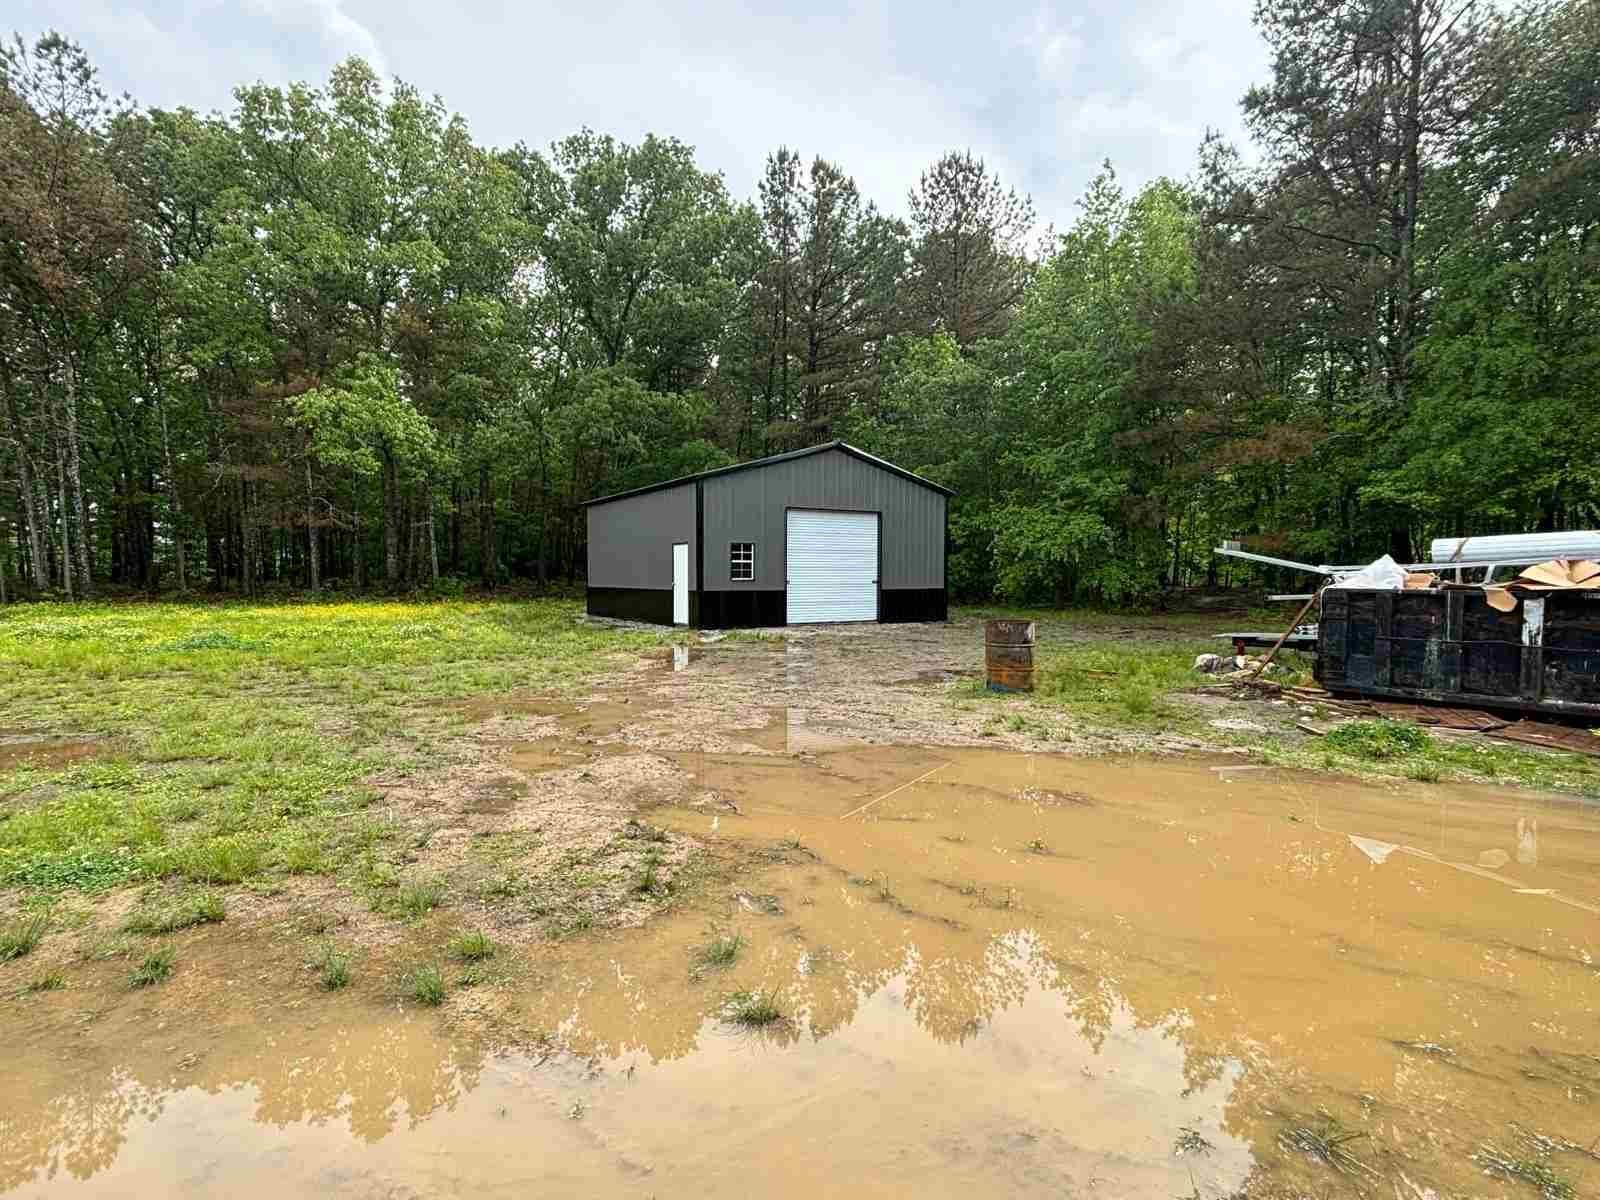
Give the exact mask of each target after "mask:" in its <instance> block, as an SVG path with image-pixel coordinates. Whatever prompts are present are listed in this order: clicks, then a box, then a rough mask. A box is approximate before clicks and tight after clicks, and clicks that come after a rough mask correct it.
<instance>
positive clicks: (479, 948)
mask: <svg viewBox="0 0 1600 1200" xmlns="http://www.w3.org/2000/svg"><path fill="white" fill-rule="evenodd" d="M496 949H498V947H496V946H495V944H494V942H493V941H491V940H490V938H489V935H488V934H486V933H484V932H483V931H482V930H479V929H474V930H471V931H469V932H467V933H461V934H457V935H456V936H455V937H453V938H451V939H450V955H451V957H452V958H459V959H460V960H461V961H462V962H481V961H482V960H483V959H486V958H493V957H494V955H495V951H496Z"/></svg>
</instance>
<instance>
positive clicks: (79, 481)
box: [62, 354, 93, 599]
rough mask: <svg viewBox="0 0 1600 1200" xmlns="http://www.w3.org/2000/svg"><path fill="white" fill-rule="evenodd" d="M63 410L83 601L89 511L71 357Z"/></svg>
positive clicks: (69, 357) (64, 379)
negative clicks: (85, 495)
mask: <svg viewBox="0 0 1600 1200" xmlns="http://www.w3.org/2000/svg"><path fill="white" fill-rule="evenodd" d="M63 361H64V364H65V370H64V371H63V372H62V383H63V384H64V385H65V388H64V391H65V409H66V420H67V473H68V477H69V479H70V481H71V484H72V511H73V515H74V516H76V517H77V520H78V547H77V549H78V589H79V591H80V592H81V593H82V595H83V597H84V598H85V599H87V598H88V597H89V594H90V592H91V590H92V582H93V581H92V578H91V576H90V573H89V512H88V507H87V506H86V505H85V504H84V502H83V462H82V456H81V455H80V453H79V447H78V372H77V367H76V365H75V364H74V363H73V361H72V355H71V354H67V355H66V356H65V358H64V360H63Z"/></svg>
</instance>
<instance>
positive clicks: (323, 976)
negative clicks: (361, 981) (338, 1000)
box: [312, 946, 350, 992]
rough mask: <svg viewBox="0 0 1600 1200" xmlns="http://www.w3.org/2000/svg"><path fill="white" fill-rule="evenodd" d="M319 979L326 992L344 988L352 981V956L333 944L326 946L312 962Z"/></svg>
mask: <svg viewBox="0 0 1600 1200" xmlns="http://www.w3.org/2000/svg"><path fill="white" fill-rule="evenodd" d="M312 965H313V966H314V967H315V968H316V971H317V979H318V982H319V984H320V985H321V987H322V990H323V991H325V992H337V991H341V990H343V989H344V988H345V987H346V986H347V985H348V984H349V982H350V956H349V955H347V954H341V953H340V952H339V951H338V950H337V949H336V948H334V947H333V946H325V947H323V949H322V953H321V954H319V955H318V956H317V958H316V961H315V962H314V963H313V964H312Z"/></svg>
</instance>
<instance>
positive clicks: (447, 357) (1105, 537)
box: [0, 0, 1600, 603]
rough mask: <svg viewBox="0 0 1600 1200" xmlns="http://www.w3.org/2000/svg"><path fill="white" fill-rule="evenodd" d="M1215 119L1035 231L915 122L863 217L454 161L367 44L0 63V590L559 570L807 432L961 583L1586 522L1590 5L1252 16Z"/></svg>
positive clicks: (584, 136) (1322, 4) (441, 109)
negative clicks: (944, 499)
mask: <svg viewBox="0 0 1600 1200" xmlns="http://www.w3.org/2000/svg"><path fill="white" fill-rule="evenodd" d="M1257 25H1258V28H1259V31H1260V34H1261V36H1262V37H1264V38H1265V39H1266V42H1267V45H1268V47H1269V49H1270V51H1271V70H1270V76H1269V78H1268V79H1267V80H1265V81H1264V82H1263V83H1262V84H1260V85H1259V86H1257V87H1255V88H1252V89H1251V91H1250V92H1249V93H1248V94H1247V95H1246V96H1245V97H1244V98H1243V105H1244V113H1245V117H1246V122H1247V128H1248V131H1249V142H1248V144H1247V145H1244V146H1234V145H1230V144H1228V143H1227V142H1226V141H1224V140H1223V139H1221V138H1216V137H1212V138H1208V139H1207V141H1206V142H1205V143H1204V144H1203V145H1202V146H1201V147H1200V148H1199V150H1198V153H1197V157H1196V160H1195V167H1194V170H1193V172H1192V173H1191V175H1190V176H1189V177H1188V178H1186V179H1182V180H1176V179H1165V178H1163V179H1158V180H1155V181H1152V182H1150V183H1148V184H1146V185H1144V186H1142V187H1141V188H1139V189H1138V190H1137V191H1135V192H1133V193H1132V194H1130V193H1128V192H1127V191H1126V190H1125V189H1123V188H1122V186H1121V185H1120V184H1119V183H1118V181H1117V178H1116V175H1115V172H1114V171H1113V169H1112V167H1111V165H1110V164H1109V163H1108V164H1106V165H1105V167H1104V169H1103V170H1102V171H1101V173H1100V174H1099V175H1098V176H1097V177H1096V178H1095V179H1094V181H1093V182H1092V183H1091V184H1090V186H1089V187H1088V189H1087V190H1086V192H1085V194H1084V196H1083V198H1082V199H1081V201H1080V202H1079V206H1078V211H1077V213H1076V215H1075V217H1074V218H1073V220H1072V221H1071V222H1070V224H1069V225H1068V226H1067V227H1066V228H1065V229H1064V230H1063V231H1061V232H1059V233H1058V232H1057V231H1055V230H1052V229H1049V228H1046V227H1042V226H1041V221H1040V218H1039V215H1038V214H1037V213H1036V211H1035V208H1034V206H1033V204H1032V202H1031V201H1030V200H1029V199H1028V198H1027V197H1025V196H1021V195H1019V194H1018V193H1017V192H1016V191H1014V190H1013V189H1011V188H1010V187H1008V186H1006V185H1005V183H1004V182H1003V181H1002V180H1001V179H999V178H998V177H997V175H996V173H995V172H994V171H992V170H991V169H990V168H988V167H987V166H986V165H985V163H984V162H983V161H982V160H981V158H979V157H977V156H976V155H974V154H972V153H970V152H965V151H952V152H951V153H949V154H947V155H945V156H944V157H942V158H941V159H940V160H939V161H938V162H936V163H934V164H932V165H931V166H930V167H929V168H928V169H927V171H925V172H924V173H923V175H922V176H921V178H920V179H919V180H918V181H917V182H916V184H915V186H914V187H913V188H912V189H911V191H910V193H909V195H908V196H907V197H906V198H905V202H904V205H903V209H902V210H901V211H903V213H904V215H903V216H900V215H895V214H894V213H892V212H890V211H887V210H885V209H882V208H880V207H879V206H878V205H877V204H876V203H875V202H874V201H873V200H872V199H871V198H869V197H866V196H864V195H862V193H861V191H860V189H859V188H858V187H857V185H856V183H855V181H854V180H853V179H852V178H851V177H850V175H849V173H848V171H847V170H846V167H845V165H844V164H840V163H836V162H833V161H831V160H829V159H827V158H825V157H821V156H816V155H808V154H805V153H801V152H800V151H799V150H796V149H794V148H791V147H787V146H785V147H780V148H778V149H776V150H775V151H774V152H773V153H772V154H770V155H769V156H768V158H767V161H766V164H765V169H764V170H763V172H762V173H761V176H760V180H759V184H758V187H757V194H756V195H755V196H753V197H750V198H748V199H738V198H735V197H732V196H730V195H729V193H728V190H727V188H726V186H725V183H724V181H723V179H722V178H721V176H720V175H718V174H716V173H714V172H710V171H707V170H704V169H703V168H702V167H701V166H700V165H699V164H697V162H696V160H695V156H694V152H693V150H692V148H690V147H689V146H686V145H684V144H683V143H682V142H679V141H677V140H676V139H673V138H670V137H657V136H649V137H646V138H644V139H643V140H642V141H640V142H639V143H638V144H627V143H624V142H621V141H619V140H617V139H615V138H613V137H610V136H608V135H605V134H602V133H597V132H594V131H591V130H582V131H580V132H578V133H576V134H574V135H572V136H570V137H567V138H564V139H562V140H560V141H558V142H556V143H555V144H554V145H552V146H549V147H546V148H538V149H536V148H532V147H529V146H527V145H523V144H518V145H515V146H513V147H510V148H489V147H485V146H482V145H479V144H478V143H477V142H475V141H474V140H473V138H472V136H471V133H470V131H469V129H468V128H467V126H466V124H465V122H464V121H463V120H462V119H461V118H460V117H459V116H456V115H454V114H452V113H450V111H449V110H448V109H447V108H446V107H445V105H444V103H443V101H442V100H440V99H439V98H437V97H430V96H428V95H426V94H424V93H423V92H421V91H419V90H418V89H416V88H415V87H412V86H411V85H409V84H406V83H402V82H398V81H396V82H392V83H389V84H387V85H386V84H385V83H384V82H383V81H381V80H379V79H378V78H377V77H376V76H375V75H374V73H373V72H372V70H371V69H370V68H369V67H368V66H367V65H366V64H365V63H363V62H362V61H360V60H358V59H352V60H349V61H346V62H345V63H343V64H341V65H340V66H339V67H337V68H336V69H335V70H334V71H333V73H332V75H331V77H330V78H329V79H328V81H327V82H326V83H325V84H322V85H320V86H311V85H305V84H297V85H294V86H291V87H287V88H280V87H271V86H267V85H264V84H254V85H247V86H242V87H240V88H238V89H237V90H236V92H235V94H234V106H233V108H232V110H231V111H229V112H227V113H225V114H200V113H197V112H194V111H191V110H189V109H183V108H179V109H174V110H162V109H153V108H142V107H139V106H138V105H136V104H134V103H133V102H131V101H127V100H120V101H114V100H111V99H108V98H107V97H106V96H105V95H104V93H103V92H102V90H101V88H100V87H99V86H98V84H97V81H96V75H95V71H94V68H93V66H92V64H91V63H90V62H89V61H88V59H87V57H86V56H85V55H84V53H83V51H82V50H81V49H80V48H79V47H78V46H77V45H75V44H74V43H73V42H72V41H70V40H69V39H67V38H65V37H63V36H61V35H58V34H53V33H52V34H47V35H45V36H43V37H40V38H38V39H36V40H34V41H32V42H26V41H24V40H23V39H22V38H21V37H20V36H19V37H18V38H16V39H15V40H14V41H13V42H12V43H11V44H10V45H9V46H8V47H7V48H6V49H5V51H4V53H3V56H0V587H4V588H5V589H6V591H7V592H8V593H9V594H10V595H12V596H16V595H32V596H59V597H83V596H91V595H95V594H97V593H99V592H102V591H106V590H129V589H132V590H138V591H143V592H155V591H169V592H180V593H181V592H188V591H198V590H215V591H223V592H238V593H242V594H245V595H257V594H261V593H262V592H263V591H265V590H270V589H287V588H293V589H301V588H309V589H313V590H322V589H329V588H339V589H360V588H369V587H381V588H386V589H392V590H401V589H433V590H448V589H451V588H456V587H460V586H462V585H463V584H465V583H466V582H469V581H475V582H478V583H481V584H482V585H484V586H487V587H494V586H498V585H501V584H505V583H508V582H512V581H522V582H526V583H529V584H533V585H537V586H553V585H557V584H560V583H563V582H565V583H571V582H572V581H574V580H575V579H576V578H577V577H578V576H579V575H581V572H582V567H583V553H584V522H583V512H582V509H581V507H580V505H581V503H582V501H583V500H585V499H588V498H590V497H591V496H594V495H599V494H603V493H606V492H610V491H615V490H620V489H623V488H627V487H633V486H638V485H641V484H645V483H651V482H656V481H658V480H662V479H667V478H672V477H675V476H678V475H683V474H687V473H691V472H693V471H697V470H702V469H706V468H710V467H715V466H719V465H723V464H726V463H730V462H734V461H739V460H742V459H747V458H753V457H758V456H761V455H764V454H770V453H775V452H778V451H782V450H786V449H793V448H798V447H801V446H806V445H811V444H815V443H816V442H819V441H822V440H825V439H827V438H831V437H843V438H845V439H847V440H849V441H852V442H853V443H855V444H858V445H860V446H862V447H863V448H865V449H868V450H870V451H873V452H875V453H878V454H881V455H883V456H884V457H887V458H890V459H891V460H893V461H895V462H897V463H899V464H900V465H902V466H904V467H906V468H908V469H910V470H913V471H917V472H919V473H921V474H925V475H927V476H928V477H930V478H933V479H936V480H939V481H941V482H943V483H946V484H948V485H950V486H952V487H954V488H956V489H958V492H959V495H958V497H957V499H956V500H955V501H954V502H953V504H952V510H951V523H950V532H951V540H952V546H951V578H950V584H951V587H952V589H953V591H954V593H955V594H956V595H957V596H958V597H961V598H988V597H997V598H1001V599H1005V600H1008V601H1015V602H1047V603H1049V602H1054V603H1059V602H1067V601H1083V600H1087V601H1093V602H1103V603H1123V602H1130V601H1146V600H1150V599H1153V598H1156V597H1158V596H1159V595H1160V594H1161V593H1163V592H1164V591H1167V590H1169V589H1173V588H1181V587H1184V586H1188V585H1191V584H1196V583H1202V582H1210V583H1215V582H1217V576H1216V572H1217V570H1218V565H1217V563H1216V561H1215V559H1214V558H1213V557H1212V556H1211V555H1210V554H1209V550H1210V547H1212V546H1213V545H1215V544H1216V542H1217V540H1219V539H1221V538H1224V537H1243V538H1246V539H1249V540H1251V542H1252V544H1255V545H1258V546H1261V547H1263V548H1267V549H1276V550H1279V551H1283V552H1292V553H1293V555H1294V556H1297V557H1307V558H1314V559H1318V560H1322V561H1356V560H1363V559H1366V558H1370V557H1373V556H1374V555H1376V554H1378V553H1381V552H1385V551H1387V552H1391V553H1394V554H1395V555H1396V556H1397V557H1399V558H1402V559H1411V558H1414V557H1417V556H1418V554H1419V552H1420V550H1421V549H1424V548H1425V540H1426V538H1427V537H1429V536H1431V535H1434V534H1446V533H1449V534H1455V533H1467V534H1470V533H1482V532H1496V531H1503V530H1522V529H1550V528H1559V527H1571V526H1583V525H1593V524H1596V523H1600V473H1597V472H1600V467H1597V461H1596V457H1595V454H1594V450H1595V448H1596V447H1597V446H1600V269H1597V268H1600V246H1597V236H1596V230H1597V227H1600V0H1566V2H1562V3H1556V2H1552V0H1538V2H1536V3H1533V4H1531V5H1529V6H1526V7H1523V8H1519V9H1516V10H1514V11H1510V10H1506V9H1504V8H1502V7H1498V6H1492V5H1488V4H1479V3H1476V2H1474V0H1296V2H1294V3H1287V2H1283V3H1279V2H1267V3H1263V4H1262V5H1261V6H1260V7H1259V9H1258V13H1257Z"/></svg>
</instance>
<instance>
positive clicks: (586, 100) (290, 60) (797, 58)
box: [11, 0, 1266, 227]
mask: <svg viewBox="0 0 1600 1200" xmlns="http://www.w3.org/2000/svg"><path fill="white" fill-rule="evenodd" d="M18 5H20V8H21V11H20V13H15V14H14V15H13V16H12V17H11V21H12V23H14V24H15V25H16V26H17V27H18V28H20V29H21V30H22V31H23V33H24V34H25V35H32V34H34V33H37V32H40V31H42V30H43V29H44V28H46V27H49V26H55V27H58V28H61V29H62V30H63V32H66V33H68V34H69V35H73V36H76V37H78V38H79V39H80V40H82V41H83V42H84V44H85V46H86V48H87V49H88V50H89V52H90V54H91V55H92V56H93V58H94V60H95V61H96V62H97V63H98V64H99V65H100V67H101V68H102V72H103V76H104V82H105V84H106V86H107V88H108V90H114V91H121V90H127V91H130V92H132V93H133V95H134V96H135V97H136V98H138V99H140V100H142V101H145V102H148V103H152V104H161V105H169V106H170V105H174V104H178V103H187V104H189V105H191V106H192V107H196V108H200V109H210V108H222V109H226V108H228V107H230V105H231V98H230V93H231V90H232V88H233V87H234V86H236V85H237V84H240V83H246V82H254V81H255V80H257V79H262V80H265V81H266V82H269V83H276V84H283V83H287V82H290V81H291V80H295V79H306V80H312V81H321V80H323V79H325V78H326V76H327V73H328V70H329V68H331V67H332V66H333V64H334V63H336V62H337V61H338V60H339V59H340V58H343V57H345V56H346V55H349V54H360V55H362V56H364V57H366V58H367V59H368V60H369V61H371V62H372V63H373V65H374V66H375V67H377V68H378V69H379V70H380V71H383V72H386V73H387V72H392V73H394V74H398V75H399V76H401V77H403V78H404V79H406V80H408V81H409V82H411V83H414V84H416V85H417V86H419V87H420V88H422V89H423V90H424V91H427V92H437V93H439V94H440V95H442V96H443V97H444V100H445V103H446V104H447V105H449V106H450V107H451V108H452V109H455V110H457V111H459V112H461V113H462V114H463V115H464V116H465V117H466V118H467V120H468V122H469V123H470V124H471V126H472V129H473V131H474V134H475V135H476V136H477V137H478V138H479V139H480V140H482V141H485V142H487V143H490V144H493V145H507V144H510V143H511V142H515V141H519V140H521V141H526V142H528V143H529V144H531V145H535V146H544V145H546V144H548V143H549V142H550V141H552V140H554V139H555V138H558V137H561V136H564V135H565V134H567V133H570V132H572V131H573V130H575V129H577V128H579V127H580V126H583V125H589V126H592V127H594V128H596V129H600V130H605V131H608V132H611V133H615V134H616V135H618V136H619V137H623V138H626V139H628V140H637V139H638V138H639V137H642V136H643V134H644V133H646V132H647V131H653V132H656V133H661V134H672V135H675V136H677V137H679V138H681V139H683V140H684V141H686V142H689V143H691V144H692V145H694V146H695V147H696V148H697V151H698V153H699V157H700V161H701V162H702V164H703V165H704V166H706V167H707V168H710V169H714V170H720V171H722V172H723V173H724V174H725V176H726V177H727V180H728V185H729V188H730V189H731V190H732V191H733V192H734V194H735V195H738V196H748V195H751V194H752V193H753V192H754V189H755V182H756V180H757V179H758V178H759V176H760V172H761V167H762V162H763V160H764V159H765V157H766V154H767V153H768V151H770V150H772V149H774V148H775V147H776V146H778V145H779V144H788V145H790V146H793V147H794V148H796V149H798V150H800V151H802V152H803V153H805V154H807V155H812V154H822V155H824V156H826V157H828V158H831V159H833V160H835V161H836V162H838V163H839V164H840V165H841V166H843V167H844V168H845V169H846V170H848V171H849V172H851V173H852V174H853V175H855V176H856V178H857V180H858V181H859V182H860V184H861V185H862V189H863V190H864V191H865V192H866V193H867V194H868V195H869V196H871V197H872V198H873V199H874V200H876V201H877V202H878V204H879V205H880V206H881V207H883V208H885V209H887V210H889V211H893V212H900V211H903V209H904V202H905V194H906V191H907V189H908V188H910V187H911V186H912V185H913V184H914V183H915V182H916V179H917V176H918V175H919V174H920V173H921V171H922V170H923V168H924V167H926V166H927V165H928V164H929V163H931V162H932V161H933V160H934V158H936V157H937V156H938V155H939V154H941V153H943V152H944V151H945V150H948V149H971V150H972V151H973V152H975V153H977V154H980V155H982V156H983V157H984V158H985V159H987V160H988V161H989V162H990V163H991V164H992V165H994V166H995V167H996V168H997V169H999V170H1000V171H1001V172H1002V174H1003V176H1004V177H1005V179H1006V181H1007V182H1008V183H1010V184H1013V185H1015V186H1017V187H1018V188H1019V189H1020V190H1024V191H1029V192H1031V193H1032V194H1033V196H1034V199H1035V202H1036V204H1037V207H1038V210H1039V217H1040V220H1041V223H1053V224H1055V225H1056V226H1057V227H1064V226H1065V225H1066V224H1068V223H1069V222H1070V221H1071V219H1072V216H1073V212H1074V209H1073V202H1074V201H1075V200H1076V199H1077V197H1078V196H1079V195H1080V194H1081V192H1082V190H1083V187H1084V186H1085V184H1086V183H1087V182H1088V180H1089V179H1090V178H1091V177H1092V176H1093V174H1094V173H1095V171H1096V170H1098V168H1099V164H1100V162H1101V161H1102V160H1103V159H1105V158H1108V157H1109V158H1110V159H1112V161H1113V162H1114V163H1116V165H1117V167H1118V171H1119V174H1121V176H1122V177H1123V179H1124V181H1125V182H1127V183H1128V184H1129V185H1130V186H1134V187H1136V186H1138V185H1139V184H1140V183H1143V182H1145V181H1146V180H1148V179H1149V178H1152V177H1153V176H1155V175H1160V174H1167V175H1175V176H1184V175H1187V174H1188V173H1189V172H1190V171H1191V169H1192V168H1193V165H1194V162H1195V150H1196V148H1197V146H1198V144H1199V141H1200V139H1201V137H1202V136H1203V134H1204V132H1205V130H1206V129H1207V128H1208V127H1219V128H1221V129H1223V130H1224V131H1225V132H1227V133H1229V134H1231V135H1234V136H1237V135H1238V134H1239V133H1240V122H1239V111H1238V100H1239V97H1240V96H1241V95H1242V94H1243V92H1244V90H1245V88H1246V87H1247V86H1248V85H1249V83H1250V82H1251V81H1252V80H1255V79H1260V78H1262V77H1263V75H1264V73H1265V69H1266V55H1265V51H1264V48H1263V46H1262V44H1261V41H1260V39H1259V37H1258V36H1257V35H1256V33H1255V31H1254V29H1253V28H1252V27H1251V25H1250V13H1249V5H1250V0H1212V2H1211V3H1210V4H1208V5H1207V6H1206V7H1205V8H1204V9H1203V10H1201V9H1199V8H1198V7H1197V6H1196V5H1195V4H1193V3H1192V2H1189V0H1125V2H1124V3H1121V4H1118V5H1114V6H1113V5H1075V6H1073V7H1071V8H1068V7H1067V6H1065V5H1062V4H1052V3H1042V4H1041V3H1039V0H1024V2H1023V3H1019V4H1017V5H1015V6H1007V5H1006V4H1003V3H1002V4H997V5H992V6H990V7H989V8H987V9H985V10H983V11H982V12H981V14H979V19H974V17H975V14H974V12H973V10H972V9H971V8H970V6H967V5H962V4H959V3H957V2H956V0H878V2H876V3H859V2H858V0H780V2H778V3H774V4H768V5H765V6H760V7H755V8H752V7H749V6H747V5H746V4H744V3H742V2H740V0H698V2H697V3H694V4H692V5H676V6H666V5H661V4H658V3H651V2H647V0H547V2H545V3H541V4H537V5H535V4H525V3H524V4H515V3H513V4H504V3H501V2H500V0H461V2H458V3H439V2H438V0H428V2H426V3H424V2H422V0H244V3H240V2H239V0H13V7H17V6H18Z"/></svg>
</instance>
